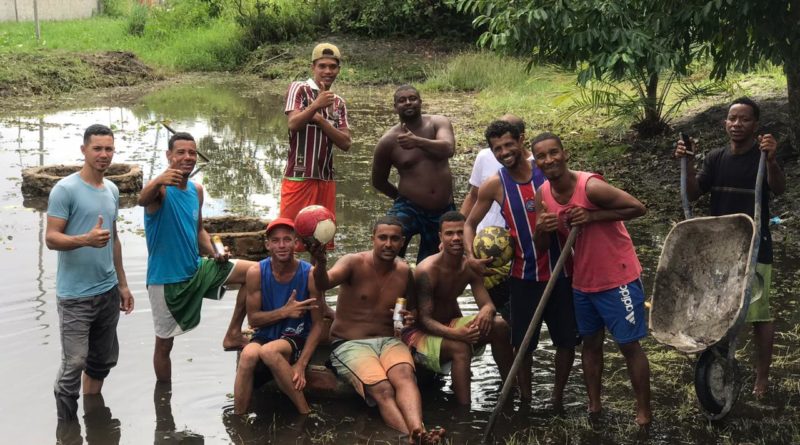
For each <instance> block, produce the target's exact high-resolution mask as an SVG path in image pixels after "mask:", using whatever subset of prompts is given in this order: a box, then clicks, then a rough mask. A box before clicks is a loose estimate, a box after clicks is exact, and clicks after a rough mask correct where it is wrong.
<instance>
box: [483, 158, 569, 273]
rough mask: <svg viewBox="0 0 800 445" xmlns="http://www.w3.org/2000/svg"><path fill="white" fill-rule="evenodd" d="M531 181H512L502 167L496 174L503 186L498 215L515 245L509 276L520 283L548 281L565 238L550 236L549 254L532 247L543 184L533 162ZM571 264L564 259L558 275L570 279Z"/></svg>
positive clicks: (541, 176)
mask: <svg viewBox="0 0 800 445" xmlns="http://www.w3.org/2000/svg"><path fill="white" fill-rule="evenodd" d="M531 164H532V166H533V173H532V174H531V179H530V181H526V182H524V183H519V182H516V181H514V178H512V177H511V173H510V172H509V171H508V169H507V168H505V167H503V168H501V169H500V170H499V172H498V173H499V175H500V182H501V183H502V184H503V202H502V205H501V206H500V211H501V213H502V214H503V218H505V220H506V224H507V225H508V231H509V233H510V234H511V238H512V239H513V242H514V258H513V259H512V260H511V271H510V273H509V276H511V277H514V278H519V279H523V280H534V281H547V280H549V279H550V274H551V272H552V270H553V268H554V267H555V265H556V262H557V261H558V256H559V255H560V254H561V246H563V245H564V242H565V241H566V239H565V238H563V237H561V236H559V235H556V234H555V233H554V234H552V235H551V236H552V238H551V240H550V249H549V251H541V250H540V251H537V249H536V246H534V244H533V233H534V230H535V229H536V191H537V190H538V188H539V187H540V186H541V185H542V184H543V183H544V181H545V177H544V173H542V171H541V170H539V168H537V167H536V165H535V164H534V162H533V161H531ZM571 272H572V262H571V260H570V259H567V263H566V264H565V265H564V269H563V270H562V272H561V274H562V275H563V276H569V275H570V274H571Z"/></svg>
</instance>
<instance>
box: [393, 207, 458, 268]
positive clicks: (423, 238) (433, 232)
mask: <svg viewBox="0 0 800 445" xmlns="http://www.w3.org/2000/svg"><path fill="white" fill-rule="evenodd" d="M455 209H456V207H455V205H454V204H453V203H452V202H451V203H450V204H448V205H447V207H445V208H443V209H441V210H438V211H433V210H425V209H422V208H420V207H417V206H416V205H414V203H412V202H411V201H409V200H408V198H405V197H403V196H399V197H397V199H395V200H394V205H392V208H391V209H389V211H388V212H386V214H387V215H390V216H395V217H397V218H398V219H399V220H400V222H401V223H402V224H403V236H405V237H406V242H405V244H403V248H402V249H400V256H401V257H403V258H405V257H406V249H407V248H408V243H409V242H410V241H411V237H412V236H414V235H417V234H419V252H418V253H417V264H419V263H421V262H422V260H424V259H425V258H427V257H429V256H431V255H433V254H435V253H436V252H438V251H439V218H441V216H442V215H444V214H445V213H447V212H449V211H451V210H455Z"/></svg>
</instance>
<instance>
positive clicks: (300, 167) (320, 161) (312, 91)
mask: <svg viewBox="0 0 800 445" xmlns="http://www.w3.org/2000/svg"><path fill="white" fill-rule="evenodd" d="M318 95H319V87H318V86H317V84H316V83H315V82H314V79H308V80H306V81H302V82H300V81H298V82H292V84H291V85H289V91H288V92H287V93H286V107H285V108H284V113H286V114H289V112H291V111H302V110H305V109H306V107H308V106H309V105H311V103H312V102H314V99H316V98H317V96H318ZM320 113H321V114H322V116H323V117H324V118H325V119H327V120H328V121H329V122H331V123H332V124H333V126H334V127H336V128H349V126H348V123H347V107H346V106H345V103H344V99H342V98H341V97H339V96H338V95H334V100H333V105H332V106H331V107H328V108H325V109H322V110H321V111H320ZM283 175H284V176H285V177H287V178H292V179H322V180H325V181H332V180H333V141H332V140H330V139H329V138H328V136H327V135H326V134H325V133H324V132H323V131H322V128H321V127H319V126H317V125H316V124H314V123H311V122H309V123H307V124H306V125H305V126H304V127H303V128H301V129H300V130H299V131H292V130H289V162H288V163H287V164H286V170H285V171H284V173H283Z"/></svg>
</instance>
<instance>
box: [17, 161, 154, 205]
mask: <svg viewBox="0 0 800 445" xmlns="http://www.w3.org/2000/svg"><path fill="white" fill-rule="evenodd" d="M81 167H82V166H81V165H44V166H40V167H29V168H26V169H24V170H22V194H23V195H24V196H26V197H35V196H44V197H46V196H48V195H49V194H50V190H52V189H53V186H54V185H56V183H57V182H58V181H60V180H62V179H64V178H65V177H67V176H69V175H71V174H73V173H75V172H77V171H79V170H80V169H81ZM142 177H143V175H142V168H141V167H139V166H138V165H137V164H120V163H116V164H111V165H109V166H108V169H107V170H106V171H105V178H106V179H108V180H109V181H111V182H113V183H114V184H116V186H117V189H119V193H120V195H135V194H138V193H139V192H140V191H142Z"/></svg>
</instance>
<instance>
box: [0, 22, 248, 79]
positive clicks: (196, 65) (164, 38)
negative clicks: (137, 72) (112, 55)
mask: <svg viewBox="0 0 800 445" xmlns="http://www.w3.org/2000/svg"><path fill="white" fill-rule="evenodd" d="M128 26H129V20H128V19H126V18H110V17H95V18H92V19H88V20H66V21H60V22H43V23H42V39H41V41H37V40H36V39H35V37H34V30H33V24H32V23H1V24H0V57H2V58H6V57H8V56H9V55H10V54H31V53H39V54H44V55H48V54H51V53H54V52H58V53H73V52H74V53H94V52H100V51H128V52H132V53H134V54H136V56H137V57H139V58H140V59H141V60H142V61H144V62H145V63H146V64H148V65H151V66H154V67H156V68H159V69H162V70H167V71H172V70H175V71H220V70H231V69H234V68H236V66H238V64H239V63H241V62H242V60H244V57H245V55H246V53H247V52H246V51H245V50H244V48H243V47H241V45H240V43H239V41H238V38H237V36H238V35H239V29H238V27H237V26H236V24H234V23H233V22H231V21H225V20H214V21H210V22H209V23H207V24H206V25H205V26H202V27H197V28H186V27H184V28H176V29H174V30H171V31H170V32H160V31H158V30H155V29H154V30H152V31H151V33H149V34H148V33H145V34H143V35H141V36H137V35H131V34H130V33H129V32H128Z"/></svg>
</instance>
